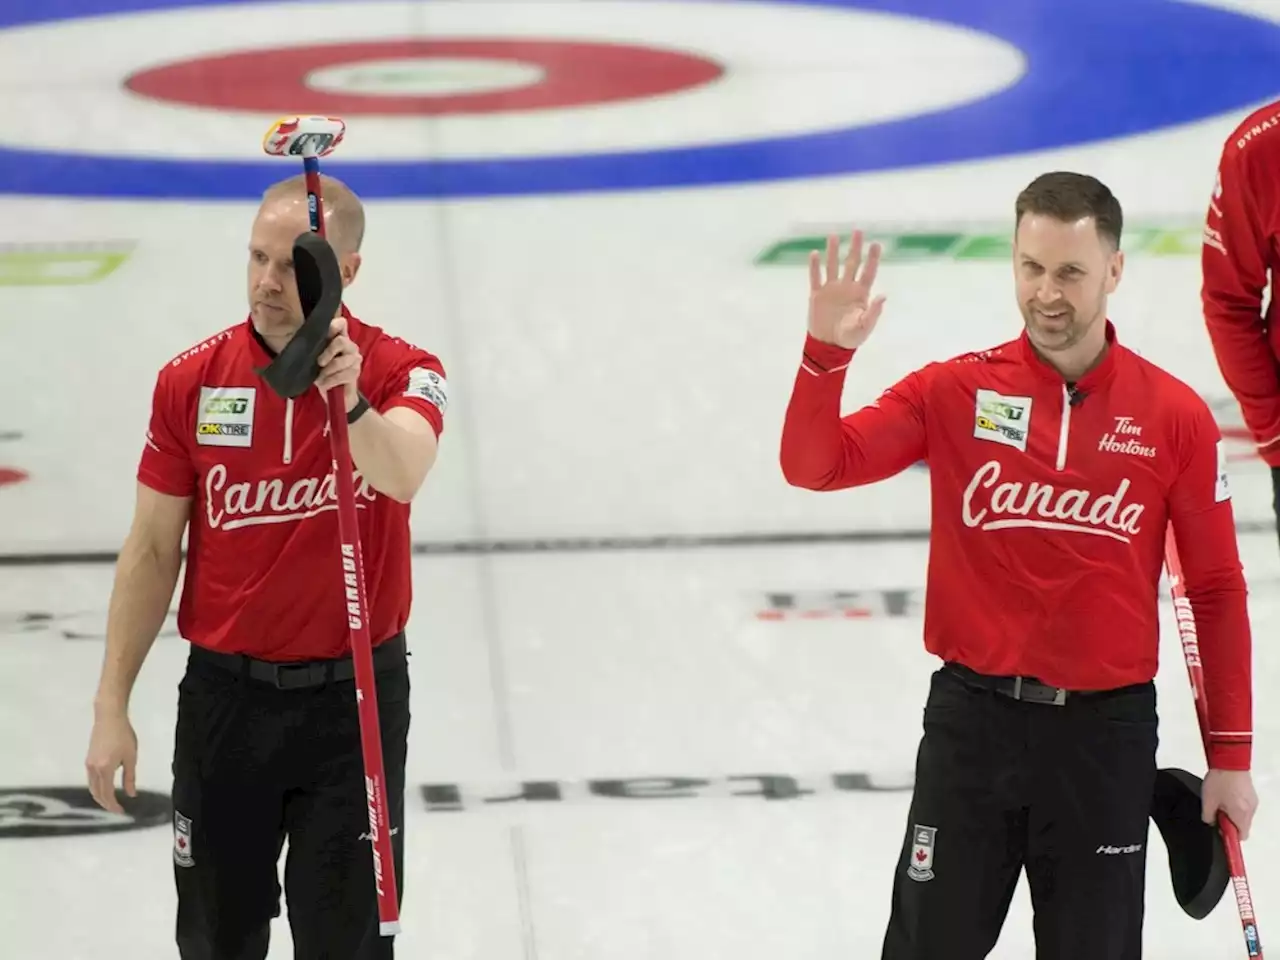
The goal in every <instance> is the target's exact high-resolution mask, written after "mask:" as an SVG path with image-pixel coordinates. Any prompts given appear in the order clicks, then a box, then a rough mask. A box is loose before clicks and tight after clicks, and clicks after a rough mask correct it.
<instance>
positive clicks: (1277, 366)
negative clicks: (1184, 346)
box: [1201, 100, 1280, 467]
mask: <svg viewBox="0 0 1280 960" xmlns="http://www.w3.org/2000/svg"><path fill="white" fill-rule="evenodd" d="M1277 171H1280V100H1277V101H1276V102H1275V103H1272V104H1269V105H1268V106H1265V107H1262V108H1261V109H1259V110H1256V111H1255V112H1254V113H1252V114H1251V115H1249V116H1248V117H1246V118H1245V119H1244V120H1243V121H1242V122H1241V123H1240V125H1239V126H1237V127H1236V129H1235V130H1234V131H1232V133H1231V136H1230V137H1228V138H1227V140H1226V142H1225V143H1224V144H1223V149H1222V155H1221V158H1220V159H1219V163H1218V178H1217V182H1216V183H1215V184H1214V190H1213V197H1212V198H1211V199H1210V201H1209V209H1208V212H1207V214H1206V217H1205V227H1204V243H1203V245H1202V247H1201V270H1202V274H1203V281H1202V286H1201V302H1202V307H1203V311H1204V320H1205V325H1206V327H1207V328H1208V331H1209V339H1210V342H1211V343H1212V344H1213V350H1214V353H1215V355H1216V356H1217V359H1218V368H1219V370H1221V371H1222V378H1223V380H1225V381H1226V384H1227V386H1228V387H1229V388H1230V390H1231V392H1232V394H1234V396H1235V398H1236V402H1237V403H1239V404H1240V412H1241V415H1242V416H1243V417H1244V422H1245V425H1246V426H1247V427H1248V428H1249V432H1250V433H1251V434H1252V435H1253V440H1254V443H1255V444H1257V448H1258V454H1259V456H1261V457H1262V459H1263V460H1265V461H1266V462H1267V463H1268V464H1269V465H1271V466H1273V467H1280V302H1277V294H1280V288H1278V287H1277V285H1276V284H1277V280H1276V278H1277V277H1278V276H1280V183H1278V182H1277V178H1276V172H1277ZM1268 271H1270V272H1271V280H1270V283H1271V297H1270V302H1269V304H1268V305H1267V308H1266V311H1265V313H1264V311H1263V306H1262V301H1263V291H1264V290H1265V289H1266V287H1267V284H1268V280H1267V272H1268Z"/></svg>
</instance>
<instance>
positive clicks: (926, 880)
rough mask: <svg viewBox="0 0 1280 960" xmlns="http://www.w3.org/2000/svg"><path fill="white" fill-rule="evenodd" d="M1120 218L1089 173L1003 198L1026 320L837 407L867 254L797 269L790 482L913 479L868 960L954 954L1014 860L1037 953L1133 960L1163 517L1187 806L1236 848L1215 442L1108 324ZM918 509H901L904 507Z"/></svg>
mask: <svg viewBox="0 0 1280 960" xmlns="http://www.w3.org/2000/svg"><path fill="white" fill-rule="evenodd" d="M1122 226H1123V215H1122V211H1121V208H1120V204H1119V202H1118V201H1117V200H1116V198H1115V197H1114V196H1113V195H1112V193H1111V191H1110V190H1109V189H1108V188H1107V187H1106V186H1105V185H1104V184H1102V183H1100V182H1099V181H1098V180H1096V179H1094V178H1093V177H1088V176H1083V175H1080V174H1075V173H1049V174H1045V175H1044V176H1041V177H1039V178H1037V179H1036V180H1035V181H1033V182H1032V183H1031V184H1030V185H1028V186H1027V187H1026V189H1025V190H1023V191H1022V192H1021V194H1020V195H1019V196H1018V198H1017V201H1016V203H1015V240H1014V264H1013V266H1014V275H1015V278H1016V291H1017V298H1018V303H1019V307H1020V309H1021V312H1022V317H1023V323H1024V330H1023V332H1022V334H1021V335H1020V336H1019V337H1018V338H1016V339H1014V340H1011V341H1008V342H1006V343H1002V344H999V345H997V346H994V347H992V348H990V349H985V350H980V351H977V352H973V353H967V354H963V355H961V356H958V357H955V358H953V359H950V360H947V361H944V362H935V363H930V364H927V365H926V366H924V367H922V368H921V369H919V370H916V371H915V372H913V373H910V374H908V375H907V376H905V377H903V378H902V379H901V380H899V381H898V382H897V383H896V384H894V385H893V386H891V387H889V389H887V390H886V391H885V392H884V393H883V394H881V396H880V397H879V398H878V399H877V400H876V401H875V402H874V403H872V404H870V405H868V406H866V407H864V408H863V409H861V410H858V411H856V412H854V413H851V414H849V415H847V416H843V417H842V416H841V413H840V401H841V395H842V391H843V387H844V383H845V377H846V375H847V373H848V371H849V370H851V369H856V366H857V358H856V352H857V350H858V348H859V347H860V346H861V345H862V344H863V343H864V342H865V341H866V339H867V337H868V336H869V335H870V334H871V332H872V330H873V329H874V327H875V326H876V324H877V323H878V322H879V319H880V316H881V313H882V311H883V308H884V302H885V301H884V298H883V297H876V298H874V299H873V298H872V296H871V290H872V284H873V283H874V281H875V277H876V272H877V267H878V263H879V257H880V248H879V247H878V246H877V245H872V246H871V248H870V250H869V252H868V256H867V261H866V263H865V265H864V264H863V263H862V247H863V239H862V236H861V234H860V233H857V232H855V233H854V234H853V238H852V242H851V245H850V252H849V255H848V258H847V260H846V261H845V262H844V263H843V264H841V263H840V261H839V259H838V248H837V242H836V238H835V237H831V238H829V240H828V244H827V255H826V275H825V278H824V276H823V272H822V264H821V261H820V258H819V256H818V255H817V254H814V256H813V259H812V261H811V264H810V300H809V321H808V335H807V336H806V338H805V344H804V351H803V358H802V360H801V363H800V369H799V371H798V372H797V374H796V379H795V384H794V388H793V393H792V396H791V400H790V403H789V405H788V407H787V411H786V417H785V421H784V424H783V432H782V442H781V451H780V459H781V465H782V471H783V474H784V475H785V477H786V479H787V480H788V481H789V482H790V483H792V484H793V485H795V486H799V487H804V488H807V489H812V490H821V491H836V490H845V489H849V488H854V487H859V486H863V485H866V484H870V483H874V482H876V481H879V480H883V479H886V478H889V477H892V476H894V475H896V474H898V473H900V472H901V471H903V470H905V469H906V468H907V467H909V466H910V465H912V464H913V463H916V462H918V461H920V460H924V461H926V462H927V463H928V466H929V476H930V484H931V502H930V504H929V508H930V516H931V530H930V540H929V558H928V575H927V589H926V598H925V623H924V639H925V645H926V647H927V649H928V650H929V651H930V652H932V653H934V654H936V655H937V656H938V657H939V658H940V659H941V660H942V661H943V665H942V666H941V668H940V669H939V670H938V671H937V672H936V673H935V674H934V676H933V680H932V684H931V689H930V694H929V698H928V702H927V705H926V707H925V713H924V736H923V739H922V740H921V743H920V749H919V754H918V757H917V765H916V782H915V792H914V795H913V798H912V804H911V811H910V816H909V820H908V824H907V829H906V833H905V837H904V842H903V846H902V849H901V853H900V861H899V866H898V870H897V872H896V874H895V877H894V885H893V900H892V910H891V916H890V920H889V925H888V930H887V932H886V936H885V941H884V952H883V954H882V960H933V958H936V960H944V958H945V960H978V958H981V957H985V956H986V955H987V953H988V952H989V951H990V950H991V948H992V947H993V946H994V945H995V943H996V941H997V939H998V937H999V933H1000V929H1001V926H1002V925H1003V923H1004V918H1005V915H1006V912H1007V910H1008V907H1009V902H1010V898H1011V897H1012V895H1013V891H1014V888H1015V886H1016V884H1017V880H1018V877H1019V875H1020V873H1021V871H1022V869H1023V868H1024V867H1025V869H1026V873H1027V878H1028V883H1029V887H1030V892H1031V899H1032V903H1033V906H1034V909H1035V917H1036V920H1035V922H1036V941H1037V947H1038V949H1039V950H1041V951H1042V952H1043V953H1044V955H1046V956H1049V955H1052V956H1061V957H1089V958H1090V960H1138V958H1139V957H1140V956H1141V950H1142V922H1143V913H1144V911H1143V904H1144V900H1143V898H1144V889H1145V887H1144V884H1145V875H1146V850H1147V832H1148V820H1149V816H1150V813H1151V803H1152V790H1153V785H1154V783H1155V779H1156V773H1157V768H1156V747H1157V742H1158V736H1157V726H1158V718H1157V713H1156V694H1155V687H1154V683H1153V680H1154V677H1155V675H1156V671H1157V667H1158V652H1159V645H1160V637H1159V610H1158V603H1159V596H1160V592H1159V587H1160V579H1161V570H1162V566H1163V559H1164V544H1165V534H1166V530H1167V528H1168V526H1169V525H1170V524H1172V527H1173V531H1174V535H1175V538H1176V542H1177V543H1178V545H1179V553H1180V556H1181V560H1182V566H1183V574H1184V579H1185V587H1186V591H1187V595H1188V598H1189V599H1190V601H1191V605H1192V609H1193V612H1194V615H1195V618H1196V623H1197V627H1198V631H1199V643H1200V654H1201V659H1202V662H1203V666H1204V674H1205V682H1206V687H1207V699H1208V706H1209V718H1210V725H1211V731H1210V737H1209V744H1208V752H1209V768H1210V769H1209V771H1208V773H1207V775H1206V776H1205V779H1204V782H1203V811H1202V815H1203V817H1204V819H1205V820H1206V822H1212V821H1213V819H1214V816H1215V814H1216V813H1217V811H1218V810H1223V811H1225V812H1226V813H1227V815H1228V816H1230V817H1231V819H1232V820H1233V821H1234V822H1235V823H1236V824H1237V826H1238V827H1239V828H1240V830H1241V833H1242V835H1247V833H1248V830H1249V827H1250V823H1251V821H1252V817H1253V813H1254V810H1255V808H1256V806H1257V797H1256V794H1255V792H1254V788H1253V784H1252V780H1251V777H1250V774H1249V769H1250V766H1251V753H1252V750H1251V744H1252V677H1251V670H1250V658H1251V634H1250V627H1249V621H1248V612H1247V609H1246V603H1245V600H1246V595H1245V582H1244V577H1243V572H1242V569H1241V564H1240V558H1239V555H1238V551H1237V545H1236V533H1235V521H1234V517H1233V512H1232V507H1231V500H1230V493H1229V490H1228V486H1227V477H1226V473H1225V467H1224V465H1225V453H1224V447H1223V443H1222V439H1221V436H1220V434H1219V432H1218V427H1217V425H1216V423H1215V421H1214V419H1213V416H1212V415H1211V413H1210V411H1209V408H1208V406H1207V405H1206V404H1205V402H1204V401H1203V400H1202V399H1201V398H1200V397H1199V396H1198V395H1197V394H1196V393H1195V392H1194V391H1193V390H1192V389H1191V388H1190V387H1188V386H1187V385H1186V384H1184V383H1182V382H1181V381H1179V380H1178V379H1176V378H1175V377H1174V376H1172V375H1171V374H1169V373H1168V372H1166V371H1164V370H1162V369H1160V368H1159V367H1157V366H1155V365H1154V364H1152V363H1151V362H1149V361H1147V360H1145V359H1143V358H1142V357H1140V356H1139V355H1138V354H1136V353H1134V352H1132V351H1130V350H1129V349H1127V348H1126V347H1125V346H1123V345H1122V344H1121V343H1120V341H1119V338H1118V335H1117V331H1116V328H1115V326H1114V325H1113V324H1112V322H1111V321H1110V320H1109V319H1108V316H1107V298H1108V296H1109V295H1110V294H1111V293H1112V292H1114V290H1115V289H1116V287H1117V285H1118V284H1119V282H1120V279H1121V275H1122V273H1123V268H1124V255H1123V253H1122V252H1121V250H1120V238H1121V234H1122ZM922 506H923V505H922Z"/></svg>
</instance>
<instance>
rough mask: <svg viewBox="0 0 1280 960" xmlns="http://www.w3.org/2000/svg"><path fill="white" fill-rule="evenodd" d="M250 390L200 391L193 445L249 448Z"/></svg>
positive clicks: (251, 397)
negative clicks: (194, 442) (194, 443)
mask: <svg viewBox="0 0 1280 960" xmlns="http://www.w3.org/2000/svg"><path fill="white" fill-rule="evenodd" d="M256 395H257V390H256V388H254V387H201V388H200V408H199V410H198V411H197V413H196V443H198V444H201V445H202V446H206V447H251V446H253V403H254V399H255V397H256Z"/></svg>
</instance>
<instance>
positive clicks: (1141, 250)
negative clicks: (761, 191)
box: [755, 225, 1201, 266]
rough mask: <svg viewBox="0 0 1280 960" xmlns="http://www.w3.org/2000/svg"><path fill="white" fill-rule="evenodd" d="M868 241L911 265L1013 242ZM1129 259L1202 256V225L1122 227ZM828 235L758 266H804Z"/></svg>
mask: <svg viewBox="0 0 1280 960" xmlns="http://www.w3.org/2000/svg"><path fill="white" fill-rule="evenodd" d="M865 232H866V236H867V242H868V243H871V242H878V243H880V244H881V245H882V246H883V247H884V255H883V258H882V259H883V262H885V263H911V262H926V261H928V262H938V261H942V260H951V261H969V260H978V261H998V260H1008V259H1009V258H1011V257H1012V256H1013V238H1012V235H1011V230H1010V228H1008V227H1003V228H999V227H994V226H992V227H983V228H976V227H966V228H961V227H956V228H952V229H934V230H926V229H916V230H893V229H883V228H882V229H877V228H875V227H871V228H867V229H866V230H865ZM848 233H849V228H848V227H842V228H839V229H838V230H836V234H837V236H840V237H841V239H842V241H843V242H842V244H841V254H842V255H843V254H844V253H846V252H848ZM1121 243H1122V246H1123V248H1124V251H1125V253H1126V254H1127V255H1129V256H1147V257H1193V256H1199V254H1200V243H1201V227H1200V226H1198V225H1196V226H1177V225H1174V226H1137V227H1126V229H1125V233H1124V238H1123V240H1122V241H1121ZM826 246H827V234H826V232H824V231H821V230H814V231H806V232H804V233H798V234H796V235H794V236H790V237H786V238H784V239H782V240H777V241H775V242H774V243H771V244H770V245H769V246H768V247H766V248H765V249H764V250H763V251H761V252H760V253H759V254H758V255H757V256H756V260H755V262H756V263H757V264H769V265H772V264H780V265H784V266H786V265H803V264H806V263H808V262H809V254H810V253H813V252H814V251H816V252H818V253H822V252H823V251H825V250H826Z"/></svg>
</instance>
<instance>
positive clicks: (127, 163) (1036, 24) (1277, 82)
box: [0, 0, 1280, 200]
mask: <svg viewBox="0 0 1280 960" xmlns="http://www.w3.org/2000/svg"><path fill="white" fill-rule="evenodd" d="M246 2H252V0H9V2H8V3H4V4H0V29H3V28H5V27H11V26H17V25H20V24H30V23H39V22H44V21H54V20H62V19H74V18H79V17H86V16H94V15H101V14H110V13H125V12H140V11H145V10H161V9H167V8H178V7H198V6H230V5H234V4H237V3H246ZM724 2H735V3H742V2H751V0H724ZM772 2H774V3H790V4H795V5H797V6H815V7H835V8H845V9H849V10H867V11H876V12H880V13H890V14H899V15H904V16H911V17H917V18H923V19H927V20H935V21H940V22H943V23H949V24H954V25H958V26H962V27H967V28H969V29H971V30H976V31H978V32H981V33H986V34H989V35H991V36H993V37H997V38H999V39H1001V40H1004V41H1005V42H1007V43H1009V44H1011V45H1012V46H1014V47H1016V48H1018V49H1019V50H1021V51H1022V53H1023V55H1024V57H1025V58H1026V60H1027V70H1026V73H1025V74H1024V75H1023V77H1022V78H1021V79H1020V80H1019V81H1017V82H1016V83H1014V84H1013V85H1012V86H1010V87H1008V88H1006V89H1004V90H1001V91H999V92H997V93H994V94H992V95H990V96H988V97H985V98H983V99H980V100H976V101H972V102H969V103H965V104H961V105H959V106H956V107H951V108H947V109H943V110H938V111H935V112H932V113H926V114H920V115H916V116H912V117H908V118H904V119H901V120H890V121H887V122H883V123H876V124H871V125H867V126H858V127H852V128H848V129H838V130H829V131H824V132H819V133H807V134H802V135H799V136H786V137H767V138H763V139H748V140H741V141H734V142H728V143H718V144H707V145H698V146H684V147H678V148H669V149H658V150H636V151H625V152H616V153H597V154H570V155H564V156H539V157H516V158H509V157H503V158H493V159H474V160H410V161H397V162H385V163H383V162H360V163H345V162H343V161H341V160H340V159H338V158H336V157H335V158H334V159H333V160H331V161H327V162H326V167H325V169H326V170H329V171H332V172H333V173H334V174H335V175H338V176H341V177H342V178H343V179H345V180H346V181H347V182H348V183H350V184H351V186H352V187H353V188H355V189H356V190H357V191H358V192H359V193H360V194H361V195H362V196H364V197H366V198H368V199H379V198H392V197H424V198H447V197H490V196H518V195H529V194H545V193H582V192H590V191H606V190H635V189H644V188H663V187H667V188H669V187H687V186H715V185H721V184H734V183H754V182H761V181H770V180H782V179H790V178H802V177H819V176H827V175H839V174H851V173H860V172H868V171H876V170H890V169H900V168H904V167H917V166H923V165H931V164H946V163H956V162H961V161H969V160H982V159H987V158H993V157H998V156H1003V155H1008V154H1016V153H1024V152H1027V151H1033V150H1049V149H1053V148H1056V147H1066V146H1071V145H1074V144H1082V143H1088V142H1091V141H1097V140H1105V139H1110V138H1114V137H1124V136H1131V135H1134V134H1140V133H1145V132H1148V131H1152V130H1156V129H1159V128H1161V127H1169V126H1173V125H1176V124H1183V123H1189V122H1192V121H1195V120H1200V119H1203V118H1206V117H1210V116H1214V115H1216V114H1221V113H1226V112H1229V111H1233V110H1239V109H1241V108H1242V107H1244V106H1245V105H1249V104H1252V103H1254V102H1257V101H1260V100H1265V99H1267V98H1269V97H1271V96H1273V95H1280V78H1278V76H1277V74H1276V71H1275V64H1276V63H1280V25H1277V24H1275V23H1273V22H1270V21H1263V20H1259V19H1255V18H1252V17H1247V16H1244V15H1242V14H1236V13H1230V12H1227V11H1224V10H1217V9H1212V8H1209V7H1203V6H1199V5H1197V4H1194V3H1182V2H1179V0H1119V2H1118V0H772ZM856 55H857V52H856V51H850V56H853V57H856ZM33 82H34V80H33ZM892 84H893V77H892V76H886V77H884V78H883V82H882V83H877V84H876V85H875V86H873V87H869V88H868V89H867V91H866V95H867V96H869V97H875V96H877V95H878V92H879V91H880V90H882V89H885V88H889V87H891V86H892ZM813 95H814V96H819V97H820V96H822V90H821V89H816V90H814V91H813ZM259 149H260V147H259V144H258V143H257V142H256V141H255V142H253V143H246V144H245V152H246V155H248V154H251V153H253V152H255V151H257V150H259ZM1214 159H1215V158H1206V162H1208V163H1209V164H1210V165H1212V163H1213V161H1214ZM282 163H283V161H280V160H276V161H275V162H272V160H271V159H269V158H267V157H265V156H260V159H256V160H249V159H247V158H246V160H245V161H243V162H240V161H225V160H216V161H213V160H211V161H195V160H188V159H159V158H152V157H120V156H91V155H84V154H67V153H53V152H46V151H38V150H23V149H8V148H0V192H3V193H25V194H47V195H60V196H79V197H97V196H111V197H136V198H182V199H207V200H243V199H256V198H257V197H258V196H259V195H260V193H261V191H262V189H263V188H264V187H265V186H266V185H267V184H269V183H271V182H272V181H274V180H277V179H279V178H280V176H281V170H282ZM286 165H287V164H286Z"/></svg>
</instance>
